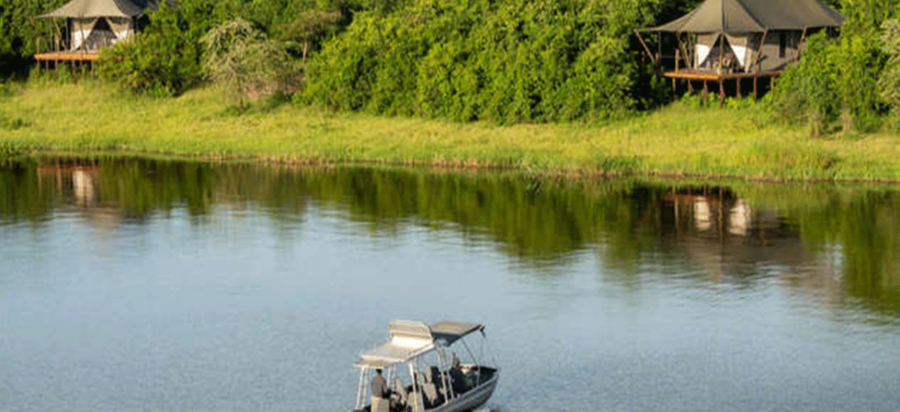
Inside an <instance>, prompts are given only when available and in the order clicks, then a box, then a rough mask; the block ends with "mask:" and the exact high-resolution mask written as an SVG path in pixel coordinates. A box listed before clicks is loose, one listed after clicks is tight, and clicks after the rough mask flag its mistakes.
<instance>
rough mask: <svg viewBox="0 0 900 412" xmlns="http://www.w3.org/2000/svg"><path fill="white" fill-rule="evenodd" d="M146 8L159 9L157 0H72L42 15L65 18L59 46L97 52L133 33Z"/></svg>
mask: <svg viewBox="0 0 900 412" xmlns="http://www.w3.org/2000/svg"><path fill="white" fill-rule="evenodd" d="M147 9H150V10H156V9H157V2H156V0H72V1H70V2H68V3H66V4H65V5H64V6H62V7H60V8H58V9H56V10H54V11H52V12H50V13H47V14H45V15H43V16H40V17H43V18H60V19H65V21H66V25H65V32H66V33H67V35H66V36H65V37H66V38H65V39H64V43H66V45H64V46H62V47H60V49H63V50H67V51H80V52H86V53H96V52H97V51H98V50H99V49H101V48H103V47H105V46H107V45H111V44H115V43H117V42H119V41H122V40H125V39H126V38H128V37H129V36H131V35H133V34H134V33H135V31H136V30H137V29H138V27H139V26H138V25H139V19H140V18H141V17H142V16H144V12H145V10H147ZM66 46H67V47H66ZM57 51H61V50H57Z"/></svg>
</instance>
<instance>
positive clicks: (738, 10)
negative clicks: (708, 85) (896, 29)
mask: <svg viewBox="0 0 900 412" xmlns="http://www.w3.org/2000/svg"><path fill="white" fill-rule="evenodd" d="M843 22H844V17H843V16H842V15H841V14H840V13H838V12H836V11H834V10H832V9H830V8H828V7H827V6H825V5H823V4H822V3H820V2H819V1H818V0H706V1H705V2H703V3H702V4H700V6H698V7H697V8H696V9H694V10H691V12H689V13H688V14H686V15H684V16H682V17H681V18H678V19H676V20H673V21H671V22H669V23H666V24H664V25H662V26H659V27H654V28H651V29H650V30H651V31H667V32H690V33H720V34H738V33H760V32H763V31H765V30H767V29H769V30H802V29H804V28H819V27H840V26H841V24H842V23H843Z"/></svg>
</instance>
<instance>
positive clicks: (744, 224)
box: [663, 188, 811, 278]
mask: <svg viewBox="0 0 900 412" xmlns="http://www.w3.org/2000/svg"><path fill="white" fill-rule="evenodd" d="M704 191H706V192H707V194H702V193H703V192H702V191H701V192H700V193H697V191H694V190H691V189H681V190H680V191H677V192H671V193H670V194H669V195H667V207H666V209H668V207H671V209H668V211H666V212H664V213H663V215H664V216H670V217H671V219H672V220H668V219H666V220H668V222H667V223H668V224H666V225H664V226H667V227H668V229H666V228H664V229H663V231H664V232H668V234H671V235H675V240H676V241H677V245H678V248H679V249H681V250H683V251H684V252H686V253H687V254H688V255H689V256H691V257H692V260H693V261H694V262H695V263H696V264H698V265H699V266H700V267H702V268H703V269H704V270H705V271H706V272H707V273H708V274H709V275H711V276H713V277H715V278H718V277H721V276H726V275H728V274H732V273H739V272H741V271H742V270H743V269H742V268H746V267H752V266H753V265H755V264H757V263H759V262H767V263H769V264H774V265H776V266H781V267H784V268H792V267H798V266H801V265H803V264H805V263H807V262H809V261H810V259H811V256H810V254H809V253H808V252H807V251H806V248H805V247H804V245H803V243H802V242H800V233H799V231H798V230H797V229H796V228H794V227H791V226H790V225H786V224H785V223H784V222H783V220H782V218H781V216H780V215H779V213H778V212H776V211H773V210H763V209H756V208H754V207H752V205H751V204H750V203H749V202H748V201H747V200H745V199H740V198H737V197H735V196H734V195H733V194H732V193H730V192H728V191H727V190H722V189H720V188H714V189H711V190H704ZM673 232H674V233H673Z"/></svg>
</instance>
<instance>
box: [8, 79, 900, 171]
mask: <svg viewBox="0 0 900 412" xmlns="http://www.w3.org/2000/svg"><path fill="white" fill-rule="evenodd" d="M6 87H7V89H9V90H6V91H5V92H4V93H2V94H0V148H3V149H2V151H3V152H8V153H20V152H26V153H27V152H35V151H39V152H45V151H67V152H72V151H74V152H96V151H115V152H122V153H139V154H152V155H159V154H165V155H178V156H196V157H201V158H205V159H214V160H223V159H258V160H262V161H272V162H289V163H294V162H295V163H343V162H371V163H381V164H401V165H402V164H410V165H412V164H416V165H433V166H438V167H473V168H488V167H490V168H517V169H522V170H528V171H536V172H541V173H560V174H578V175H600V174H616V175H624V174H637V175H661V176H698V177H704V176H716V177H723V176H727V177H741V178H750V179H769V180H874V181H900V136H896V135H891V134H887V133H884V134H872V135H861V136H843V137H841V136H838V137H830V138H825V139H813V138H810V137H809V133H808V131H807V130H805V129H803V128H793V127H788V126H784V125H777V124H774V123H773V122H769V121H767V120H766V119H765V114H763V113H762V112H761V111H760V110H757V109H754V108H750V109H723V110H719V109H703V108H696V107H693V106H691V105H689V104H685V103H676V104H674V105H671V106H669V107H667V108H664V109H661V110H659V111H656V112H653V113H649V114H646V115H643V116H639V117H634V118H630V119H627V120H621V121H616V122H612V123H609V124H605V125H602V126H598V125H589V124H580V123H573V124H552V125H516V126H497V125H493V124H489V123H469V124H460V123H453V122H448V121H442V120H428V119H420V118H391V117H379V116H372V115H366V114H359V113H332V112H329V111H325V110H321V109H317V108H310V107H298V106H294V105H291V104H281V105H278V104H272V103H268V102H257V103H256V104H255V105H254V106H253V107H251V109H250V110H249V111H247V112H245V113H243V114H238V113H236V112H235V110H234V109H232V108H229V107H228V106H227V105H226V103H225V102H224V99H223V98H222V96H221V94H220V93H219V92H217V91H216V90H214V89H200V90H194V91H191V92H189V93H187V94H185V95H183V96H181V97H178V98H174V99H156V98H150V97H137V96H132V95H128V94H124V93H121V92H118V91H116V90H115V89H114V88H112V87H110V86H108V85H106V84H103V83H100V82H92V81H87V82H82V83H80V84H78V85H72V84H67V85H58V84H56V85H53V84H43V85H41V84H38V83H32V84H30V85H28V86H6Z"/></svg>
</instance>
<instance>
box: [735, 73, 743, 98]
mask: <svg viewBox="0 0 900 412" xmlns="http://www.w3.org/2000/svg"><path fill="white" fill-rule="evenodd" d="M735 81H737V98H738V100H740V99H741V97H743V96H741V78H740V77H738V78H737V79H735Z"/></svg>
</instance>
